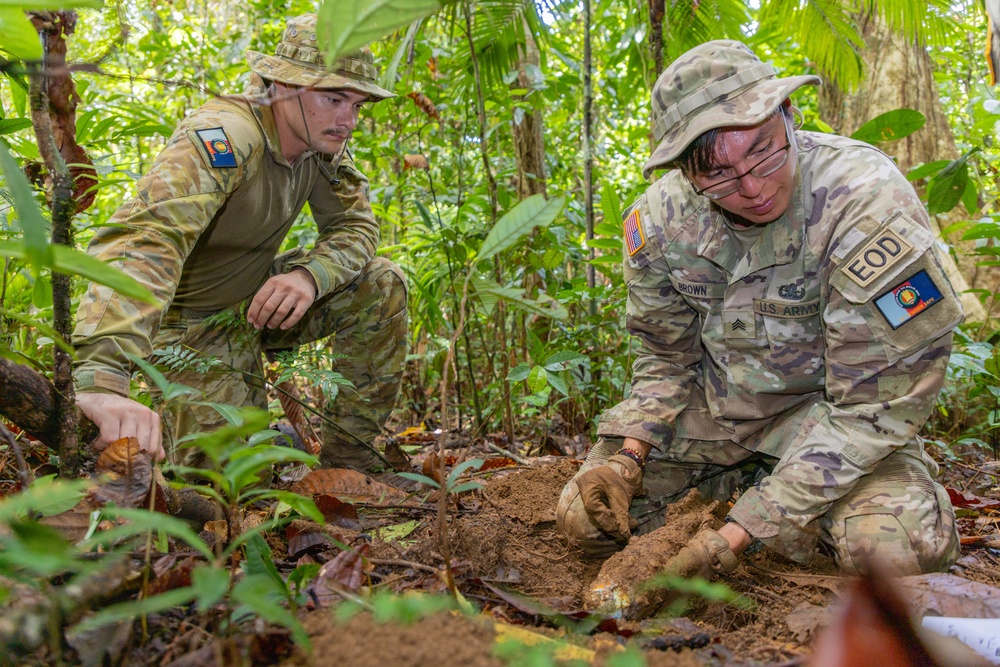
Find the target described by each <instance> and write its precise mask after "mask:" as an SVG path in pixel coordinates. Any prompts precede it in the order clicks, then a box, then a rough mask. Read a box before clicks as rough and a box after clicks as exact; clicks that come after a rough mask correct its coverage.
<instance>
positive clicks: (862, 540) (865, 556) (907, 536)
mask: <svg viewBox="0 0 1000 667" xmlns="http://www.w3.org/2000/svg"><path fill="white" fill-rule="evenodd" d="M833 546H834V552H835V558H836V560H837V563H838V565H839V566H840V569H841V570H843V572H844V573H845V574H852V575H864V574H869V573H870V572H871V568H872V563H873V562H877V563H878V565H881V566H882V568H883V569H888V570H889V571H891V572H893V573H894V574H896V575H898V576H901V577H905V576H909V575H914V574H924V573H927V572H942V571H944V570H947V569H948V568H949V567H950V566H951V565H952V564H953V563H954V562H955V560H957V558H958V555H959V540H958V534H957V533H956V532H955V530H954V524H953V523H951V522H948V521H932V522H926V521H925V522H921V521H920V520H919V518H918V517H913V516H906V514H905V513H904V514H901V515H899V516H897V515H895V514H889V513H874V514H861V515H857V516H849V517H847V518H846V519H844V532H843V534H842V536H841V537H840V539H838V540H836V541H835V543H834V545H833Z"/></svg>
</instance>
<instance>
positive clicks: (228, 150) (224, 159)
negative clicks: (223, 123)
mask: <svg viewBox="0 0 1000 667" xmlns="http://www.w3.org/2000/svg"><path fill="white" fill-rule="evenodd" d="M195 134H197V135H198V138H199V139H200V140H201V145H202V146H204V147H205V151H206V152H207V153H208V161H209V163H210V164H211V165H212V166H213V167H215V168H216V169H230V168H233V167H235V166H236V154H235V153H233V147H232V144H230V143H229V137H227V136H226V132H225V130H223V129H222V128H221V127H212V128H209V129H207V130H195Z"/></svg>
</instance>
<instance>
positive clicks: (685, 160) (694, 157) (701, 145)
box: [671, 104, 792, 174]
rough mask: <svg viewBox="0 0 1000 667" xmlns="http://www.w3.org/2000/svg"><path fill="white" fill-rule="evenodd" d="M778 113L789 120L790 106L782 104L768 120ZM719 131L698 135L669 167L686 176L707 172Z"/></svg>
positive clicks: (710, 164)
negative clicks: (680, 171)
mask: <svg viewBox="0 0 1000 667" xmlns="http://www.w3.org/2000/svg"><path fill="white" fill-rule="evenodd" d="M779 113H780V114H782V115H783V116H784V117H785V118H786V119H788V118H791V117H792V107H791V105H790V104H782V105H781V106H779V107H778V108H777V109H776V110H775V112H774V113H773V114H771V116H769V117H768V120H770V119H771V118H773V117H774V116H776V115H778V114H779ZM765 122H766V121H765ZM721 129H723V128H715V129H712V130H708V131H707V132H705V133H704V134H701V135H699V136H698V138H697V139H695V140H694V141H692V142H691V143H690V144H688V146H687V148H685V149H684V150H683V151H681V154H680V155H678V156H677V157H676V158H674V160H673V162H672V163H671V167H673V168H675V169H681V170H683V171H684V172H685V173H688V174H697V173H700V172H706V171H709V170H710V169H711V168H712V167H713V166H714V165H713V163H712V160H713V159H714V157H715V147H716V144H717V143H718V141H719V130H721Z"/></svg>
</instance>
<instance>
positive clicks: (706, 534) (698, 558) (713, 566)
mask: <svg viewBox="0 0 1000 667" xmlns="http://www.w3.org/2000/svg"><path fill="white" fill-rule="evenodd" d="M736 565H737V560H736V554H734V553H733V550H732V549H731V548H730V547H729V540H727V539H726V538H725V537H723V536H722V535H720V534H719V533H718V532H716V531H714V530H712V529H711V528H702V529H701V530H700V531H698V533H697V534H696V535H695V536H694V537H692V538H691V539H690V541H688V543H687V544H686V545H684V547H683V548H682V549H681V550H680V551H678V552H677V555H676V556H674V557H673V558H671V559H670V560H669V561H667V564H666V566H665V567H664V571H665V572H666V573H668V574H674V575H677V576H679V577H684V578H685V579H690V578H692V577H701V578H703V579H704V578H708V577H709V575H711V574H713V573H718V574H729V573H731V572H732V571H733V570H735V569H736Z"/></svg>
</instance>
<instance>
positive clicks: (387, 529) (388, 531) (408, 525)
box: [375, 519, 420, 542]
mask: <svg viewBox="0 0 1000 667" xmlns="http://www.w3.org/2000/svg"><path fill="white" fill-rule="evenodd" d="M419 525H420V521H419V520H418V519H413V520H412V521H404V522H403V523H396V524H393V525H391V526H382V527H381V528H376V529H375V534H376V535H378V539H380V540H382V541H383V542H395V541H396V540H401V539H403V538H404V537H406V536H407V535H409V534H410V533H412V532H413V531H415V530H416V529H417V527H418V526H419Z"/></svg>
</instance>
